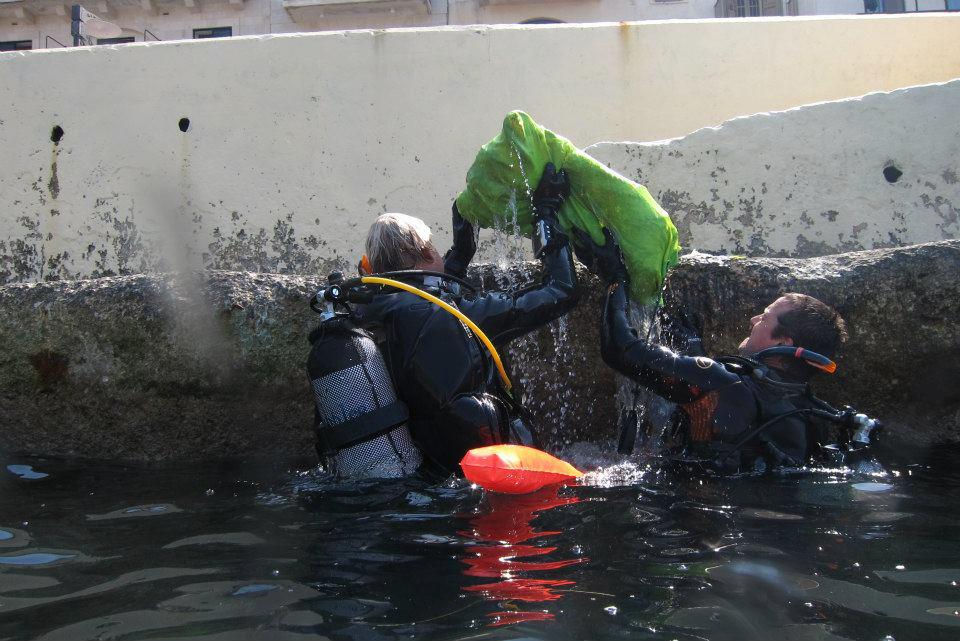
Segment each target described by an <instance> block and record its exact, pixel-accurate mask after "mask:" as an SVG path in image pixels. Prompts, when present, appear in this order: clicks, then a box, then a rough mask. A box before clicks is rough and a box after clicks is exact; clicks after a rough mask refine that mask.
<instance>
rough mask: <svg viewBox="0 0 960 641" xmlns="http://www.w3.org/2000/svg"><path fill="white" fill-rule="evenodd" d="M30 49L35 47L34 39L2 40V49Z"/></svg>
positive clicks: (0, 46)
mask: <svg viewBox="0 0 960 641" xmlns="http://www.w3.org/2000/svg"><path fill="white" fill-rule="evenodd" d="M28 49H33V40H10V41H8V42H0V51H27V50H28Z"/></svg>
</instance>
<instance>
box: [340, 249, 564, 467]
mask: <svg viewBox="0 0 960 641" xmlns="http://www.w3.org/2000/svg"><path fill="white" fill-rule="evenodd" d="M469 260H470V257H469V256H467V257H464V256H462V255H459V254H457V252H456V251H451V252H450V253H448V254H447V256H446V259H445V261H444V263H445V267H446V270H447V272H448V273H451V274H452V275H455V276H462V274H463V272H464V271H465V270H466V265H467V263H469ZM542 263H543V270H544V275H543V279H542V281H541V283H540V284H539V285H536V286H533V287H530V288H527V289H525V290H521V291H518V292H512V293H510V292H491V293H486V294H482V295H477V296H475V297H469V296H463V295H460V294H459V293H458V292H456V291H450V290H448V289H445V288H441V287H440V286H439V283H436V282H434V281H435V279H433V280H431V279H430V278H429V277H427V278H423V277H416V278H414V279H410V280H409V282H410V283H411V284H412V285H415V286H417V287H419V288H422V289H425V290H426V291H428V292H430V293H432V294H434V295H435V296H439V297H440V298H442V299H443V300H444V301H446V302H448V303H450V304H452V305H454V306H455V307H457V308H458V309H459V310H460V311H461V312H463V313H464V314H465V315H466V316H467V317H468V318H470V320H472V321H473V322H474V323H476V324H477V325H478V326H479V327H480V329H482V330H483V332H484V333H485V334H486V335H487V337H488V338H490V340H491V341H493V343H494V345H495V346H496V347H497V348H498V349H499V348H501V347H503V346H505V345H506V344H507V343H509V342H510V341H512V340H513V339H515V338H517V337H519V336H521V335H523V334H525V333H527V332H530V331H532V330H534V329H536V328H537V327H540V326H542V325H544V324H546V323H548V322H550V321H552V320H554V319H556V318H559V317H560V316H562V315H563V314H564V313H566V312H567V311H568V310H569V309H570V308H571V307H573V305H574V304H575V303H576V291H575V290H576V273H575V271H574V268H573V262H572V259H571V253H570V249H569V247H568V246H567V243H566V242H562V243H560V244H559V245H558V246H556V247H553V248H551V250H550V251H548V252H546V253H545V254H544V255H543V256H542ZM354 320H355V322H356V323H357V324H358V325H359V326H361V327H364V328H366V329H369V330H371V331H373V333H374V335H376V336H377V337H378V342H379V343H380V349H381V351H382V352H383V355H384V357H385V360H386V363H387V368H388V369H389V370H390V373H391V375H392V377H393V382H394V385H395V386H396V389H397V395H398V396H399V397H400V399H402V400H403V401H404V402H405V403H406V404H407V406H408V408H409V410H410V420H409V423H408V425H409V427H410V431H411V434H412V435H413V438H414V441H415V442H416V444H417V446H418V447H419V448H420V450H421V452H422V453H423V455H424V458H425V459H426V460H428V461H429V462H430V463H432V464H433V466H434V467H435V468H436V467H438V468H439V470H438V471H440V472H442V473H446V474H449V473H452V472H458V471H459V462H460V459H461V458H463V455H464V454H465V453H466V452H467V450H469V449H471V448H474V447H481V446H484V445H493V444H497V443H503V442H509V441H524V440H529V438H524V437H522V436H521V435H520V433H522V432H523V431H524V430H523V426H516V425H514V422H515V421H516V419H518V416H517V415H516V414H517V412H516V406H515V405H514V404H513V403H512V402H511V401H510V400H509V399H508V397H507V396H506V394H505V392H503V391H502V388H501V387H500V384H499V379H498V373H497V369H496V366H495V365H494V363H493V360H492V359H491V358H490V356H489V354H488V353H487V350H486V348H485V347H483V346H482V345H481V344H480V342H479V340H478V339H477V338H476V337H474V336H473V333H472V332H471V331H470V330H469V329H468V328H466V327H465V326H464V325H463V324H462V323H461V322H460V321H459V320H458V319H457V318H456V317H454V316H453V315H452V314H450V313H449V312H447V311H444V310H443V309H441V308H440V307H438V306H437V305H434V304H433V303H430V302H427V301H425V300H423V299H422V298H419V297H417V296H415V295H414V294H410V293H407V292H397V293H392V292H390V293H386V292H385V293H383V294H380V295H378V296H377V297H376V298H375V299H374V300H373V302H371V303H369V304H366V305H362V306H359V307H358V308H357V309H356V310H355V312H354ZM517 428H519V430H518V429H517ZM518 432H519V433H518Z"/></svg>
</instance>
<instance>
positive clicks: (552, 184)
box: [533, 162, 570, 220]
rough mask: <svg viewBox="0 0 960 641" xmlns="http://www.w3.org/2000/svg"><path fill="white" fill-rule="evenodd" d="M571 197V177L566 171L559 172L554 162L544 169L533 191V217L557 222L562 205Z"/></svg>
mask: <svg viewBox="0 0 960 641" xmlns="http://www.w3.org/2000/svg"><path fill="white" fill-rule="evenodd" d="M569 195H570V177H569V176H567V172H566V170H564V169H561V170H560V171H557V168H556V167H555V166H554V164H553V163H552V162H548V163H547V166H546V167H544V168H543V176H541V177H540V182H539V183H537V188H536V189H534V190H533V215H534V217H536V218H537V219H538V220H539V219H541V218H553V219H554V220H556V217H557V212H559V211H560V205H562V204H563V201H565V200H566V199H567V196H569Z"/></svg>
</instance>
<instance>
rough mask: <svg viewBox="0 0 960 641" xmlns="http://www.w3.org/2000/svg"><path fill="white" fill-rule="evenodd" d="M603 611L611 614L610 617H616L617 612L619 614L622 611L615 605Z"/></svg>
mask: <svg viewBox="0 0 960 641" xmlns="http://www.w3.org/2000/svg"><path fill="white" fill-rule="evenodd" d="M603 611H604V612H606V613H607V614H609V615H610V616H616V614H617V612H619V611H620V610H618V609H617V606H615V605H608V606H607V607H605V608H604V609H603Z"/></svg>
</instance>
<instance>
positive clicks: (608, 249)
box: [573, 228, 629, 285]
mask: <svg viewBox="0 0 960 641" xmlns="http://www.w3.org/2000/svg"><path fill="white" fill-rule="evenodd" d="M573 234H574V236H573V249H574V251H575V252H576V254H577V259H578V260H579V261H580V262H581V263H583V264H584V265H586V266H587V269H589V270H590V271H591V272H593V273H594V274H596V275H597V276H598V277H599V278H600V280H602V281H603V282H605V283H607V284H608V285H609V284H613V283H618V282H619V283H624V284H626V283H627V282H628V281H629V276H628V275H627V266H626V265H625V264H624V263H623V255H622V254H621V253H620V245H618V244H617V241H616V239H615V238H614V237H613V234H611V233H610V230H609V229H606V228H604V230H603V238H604V244H603V245H598V244H596V243H595V242H593V238H591V237H590V234H588V233H587V232H585V231H582V230H580V229H577V228H574V229H573Z"/></svg>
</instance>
